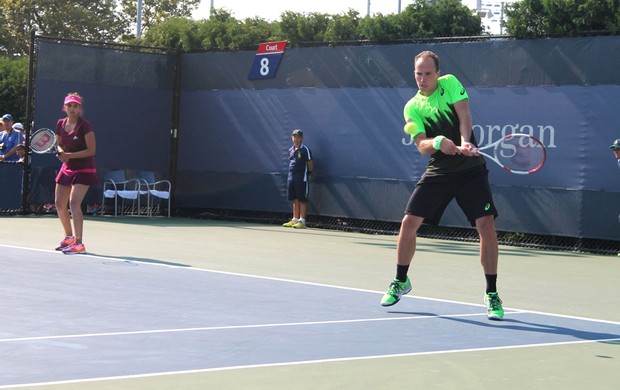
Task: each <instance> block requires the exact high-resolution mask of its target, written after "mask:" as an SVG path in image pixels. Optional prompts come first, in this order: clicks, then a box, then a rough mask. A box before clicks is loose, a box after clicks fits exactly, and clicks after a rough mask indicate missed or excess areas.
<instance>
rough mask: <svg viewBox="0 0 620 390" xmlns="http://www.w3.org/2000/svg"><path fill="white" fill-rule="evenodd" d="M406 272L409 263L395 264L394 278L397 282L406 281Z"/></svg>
mask: <svg viewBox="0 0 620 390" xmlns="http://www.w3.org/2000/svg"><path fill="white" fill-rule="evenodd" d="M407 272H409V265H400V264H396V279H397V280H398V281H399V282H403V283H404V282H406V281H407Z"/></svg>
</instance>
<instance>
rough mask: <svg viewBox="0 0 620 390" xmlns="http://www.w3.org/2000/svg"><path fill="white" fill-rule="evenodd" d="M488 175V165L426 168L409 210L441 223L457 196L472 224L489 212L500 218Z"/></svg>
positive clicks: (409, 204) (408, 206) (431, 222)
mask: <svg viewBox="0 0 620 390" xmlns="http://www.w3.org/2000/svg"><path fill="white" fill-rule="evenodd" d="M488 176H489V172H488V170H487V168H486V165H480V166H477V167H475V168H471V169H468V170H465V171H459V172H457V173H442V174H436V173H432V172H425V173H424V174H423V175H422V177H421V178H420V181H419V182H418V184H416V187H415V189H414V190H413V193H412V194H411V198H409V203H407V208H406V209H405V214H411V215H415V216H418V217H423V218H424V223H428V224H431V225H437V224H438V223H439V221H440V220H441V216H442V215H443V213H444V211H445V210H446V207H448V204H449V203H450V201H451V200H452V199H456V202H457V204H458V205H459V207H460V208H461V210H463V212H464V213H465V215H466V216H467V220H468V221H469V223H471V226H475V225H476V219H478V218H480V217H484V216H486V215H493V216H494V217H495V218H497V215H498V214H497V210H496V209H495V204H494V203H493V195H492V194H491V187H490V186H489V178H488Z"/></svg>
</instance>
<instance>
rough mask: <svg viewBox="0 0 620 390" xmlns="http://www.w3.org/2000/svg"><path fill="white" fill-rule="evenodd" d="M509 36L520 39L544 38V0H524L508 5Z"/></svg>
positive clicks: (506, 11) (507, 25)
mask: <svg viewBox="0 0 620 390" xmlns="http://www.w3.org/2000/svg"><path fill="white" fill-rule="evenodd" d="M504 12H505V13H506V17H507V18H508V21H507V22H506V28H507V30H508V34H509V35H513V36H514V37H516V38H519V39H527V38H536V37H540V36H543V35H544V34H545V30H546V26H545V24H546V17H545V7H544V5H543V0H522V1H520V2H517V3H512V4H508V6H507V7H506V9H505V11H504Z"/></svg>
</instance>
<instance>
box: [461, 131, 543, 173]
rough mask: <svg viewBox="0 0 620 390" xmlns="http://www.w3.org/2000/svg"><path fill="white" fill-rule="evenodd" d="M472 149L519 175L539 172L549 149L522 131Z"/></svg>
mask: <svg viewBox="0 0 620 390" xmlns="http://www.w3.org/2000/svg"><path fill="white" fill-rule="evenodd" d="M472 150H473V151H475V152H478V153H480V154H482V155H484V156H486V157H488V158H490V159H491V160H493V161H494V162H495V163H496V164H497V165H499V166H500V167H502V168H504V169H505V170H507V171H508V172H510V173H515V174H517V175H527V174H530V173H534V172H538V171H539V170H540V169H541V168H542V166H543V164H544V163H545V159H546V158H547V151H546V150H545V146H544V145H543V144H542V142H540V141H539V140H537V139H536V138H534V137H532V136H531V135H529V134H522V133H518V134H516V133H515V134H508V135H506V136H505V137H503V138H502V139H500V140H498V141H495V142H493V143H492V144H490V145H487V146H485V147H482V148H480V149H472ZM483 151H486V152H483Z"/></svg>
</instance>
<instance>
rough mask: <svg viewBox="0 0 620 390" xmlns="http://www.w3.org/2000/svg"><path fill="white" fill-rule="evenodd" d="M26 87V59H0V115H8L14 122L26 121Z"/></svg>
mask: <svg viewBox="0 0 620 390" xmlns="http://www.w3.org/2000/svg"><path fill="white" fill-rule="evenodd" d="M27 85H28V58H27V57H16V58H9V57H0V102H2V114H0V115H3V114H6V113H9V114H11V115H13V118H14V119H15V122H24V121H25V120H26V95H27V93H26V92H27Z"/></svg>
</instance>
